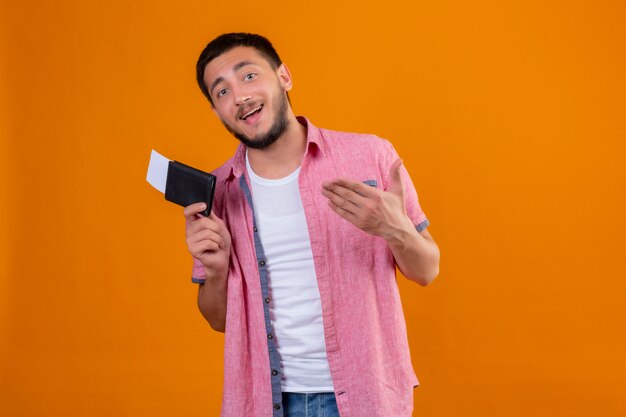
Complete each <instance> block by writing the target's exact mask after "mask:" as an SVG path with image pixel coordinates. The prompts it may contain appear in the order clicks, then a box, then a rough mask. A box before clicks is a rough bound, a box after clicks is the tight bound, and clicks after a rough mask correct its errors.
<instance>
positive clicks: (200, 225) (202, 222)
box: [186, 214, 222, 235]
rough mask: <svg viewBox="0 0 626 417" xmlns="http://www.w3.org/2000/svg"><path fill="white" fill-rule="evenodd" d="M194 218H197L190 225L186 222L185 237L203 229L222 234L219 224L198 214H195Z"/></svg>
mask: <svg viewBox="0 0 626 417" xmlns="http://www.w3.org/2000/svg"><path fill="white" fill-rule="evenodd" d="M196 216H198V217H197V218H196V219H195V220H193V221H192V222H191V223H190V222H187V229H186V232H187V235H192V234H196V233H199V232H200V231H202V230H205V229H208V230H212V231H214V232H215V233H217V234H221V233H222V226H221V225H220V224H219V223H217V222H215V221H213V220H211V218H209V217H204V216H201V215H199V214H196Z"/></svg>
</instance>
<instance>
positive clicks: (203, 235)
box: [187, 229, 225, 249]
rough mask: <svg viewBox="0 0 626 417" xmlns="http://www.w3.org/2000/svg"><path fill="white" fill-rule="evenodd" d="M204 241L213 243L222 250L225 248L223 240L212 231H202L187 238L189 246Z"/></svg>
mask: <svg viewBox="0 0 626 417" xmlns="http://www.w3.org/2000/svg"><path fill="white" fill-rule="evenodd" d="M204 241H211V242H215V243H216V244H217V246H218V247H220V248H222V249H223V248H224V247H225V241H224V238H223V237H222V236H221V235H220V234H219V233H216V232H214V231H213V230H209V229H204V230H201V231H200V232H198V233H195V234H192V235H189V236H188V237H187V243H188V244H190V245H193V244H196V243H198V242H204Z"/></svg>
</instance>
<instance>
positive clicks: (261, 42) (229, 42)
mask: <svg viewBox="0 0 626 417" xmlns="http://www.w3.org/2000/svg"><path fill="white" fill-rule="evenodd" d="M237 46H249V47H251V48H254V49H256V50H257V51H258V52H259V53H260V54H261V55H263V56H264V57H265V58H266V59H267V62H268V63H269V64H270V66H271V67H272V69H276V68H278V67H279V66H280V65H281V64H282V63H283V61H282V60H281V59H280V57H279V56H278V53H277V52H276V50H275V49H274V47H273V46H272V44H271V42H270V41H268V40H267V39H266V38H264V37H263V36H261V35H255V34H253V33H241V32H238V33H224V34H223V35H220V36H218V37H217V38H215V39H213V40H212V41H211V42H209V44H208V45H207V46H206V47H205V48H204V50H203V51H202V53H201V54H200V57H199V58H198V62H197V63H196V80H197V81H198V85H199V86H200V90H202V94H204V96H205V97H206V98H207V99H208V100H209V103H211V106H212V105H213V100H211V95H210V94H209V89H208V88H207V86H206V84H205V83H204V69H205V68H206V66H207V65H208V64H209V62H211V61H212V60H214V59H215V58H217V57H218V56H220V55H222V54H223V53H225V52H228V51H230V50H231V49H233V48H235V47H237Z"/></svg>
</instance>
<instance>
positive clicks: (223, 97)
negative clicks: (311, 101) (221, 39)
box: [204, 46, 291, 149]
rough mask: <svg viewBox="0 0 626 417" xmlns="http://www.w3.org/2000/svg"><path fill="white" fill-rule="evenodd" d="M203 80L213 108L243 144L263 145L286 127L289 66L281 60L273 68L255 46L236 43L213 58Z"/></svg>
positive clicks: (277, 135)
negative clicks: (279, 63) (236, 44)
mask: <svg viewBox="0 0 626 417" xmlns="http://www.w3.org/2000/svg"><path fill="white" fill-rule="evenodd" d="M204 83H205V85H206V86H207V88H208V91H209V94H210V96H211V99H212V101H213V110H214V111H215V113H216V114H217V116H218V117H219V118H220V120H221V121H222V123H223V124H224V126H226V129H228V131H229V132H231V133H232V134H233V135H234V136H235V137H236V138H237V139H239V140H240V141H241V142H242V143H243V144H244V145H246V146H248V147H250V148H255V149H263V148H266V147H268V146H270V145H271V144H272V143H274V142H275V141H276V140H278V139H279V138H280V137H281V135H282V134H283V133H284V132H285V131H286V129H287V128H288V127H289V115H290V107H289V103H288V100H287V91H289V90H290V89H291V75H290V74H289V70H288V69H287V67H286V66H285V65H284V64H283V65H280V66H279V67H278V68H276V69H273V68H272V66H271V65H270V64H269V62H268V61H267V59H266V58H265V57H264V56H263V55H262V54H260V53H259V52H258V51H257V50H256V49H254V48H251V47H245V46H238V47H235V48H233V49H230V50H229V51H227V52H225V53H223V54H221V55H219V56H218V57H216V58H214V59H213V60H212V61H210V62H209V63H208V64H207V66H206V67H205V69H204Z"/></svg>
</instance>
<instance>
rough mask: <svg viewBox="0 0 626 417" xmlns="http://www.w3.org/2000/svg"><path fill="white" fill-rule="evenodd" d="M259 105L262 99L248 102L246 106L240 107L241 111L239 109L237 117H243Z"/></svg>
mask: <svg viewBox="0 0 626 417" xmlns="http://www.w3.org/2000/svg"><path fill="white" fill-rule="evenodd" d="M259 106H261V102H260V101H255V102H252V103H246V105H245V107H240V108H239V111H237V118H238V119H241V118H242V117H243V116H244V115H245V114H246V113H248V112H249V111H250V110H253V109H256V108H257V107H259Z"/></svg>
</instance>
